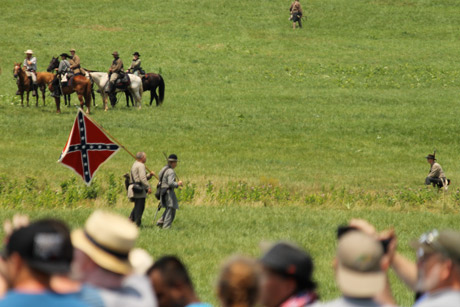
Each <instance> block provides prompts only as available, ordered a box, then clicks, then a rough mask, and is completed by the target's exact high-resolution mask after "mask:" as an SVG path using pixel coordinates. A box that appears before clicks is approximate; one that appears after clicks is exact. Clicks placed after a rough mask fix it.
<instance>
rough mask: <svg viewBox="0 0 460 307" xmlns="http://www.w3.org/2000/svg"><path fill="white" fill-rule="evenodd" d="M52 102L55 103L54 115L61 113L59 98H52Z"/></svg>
mask: <svg viewBox="0 0 460 307" xmlns="http://www.w3.org/2000/svg"><path fill="white" fill-rule="evenodd" d="M54 102H56V113H58V114H59V113H61V97H54Z"/></svg>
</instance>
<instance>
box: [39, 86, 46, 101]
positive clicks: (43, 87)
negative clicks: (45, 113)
mask: <svg viewBox="0 0 460 307" xmlns="http://www.w3.org/2000/svg"><path fill="white" fill-rule="evenodd" d="M40 91H41V92H42V99H43V106H45V105H46V103H45V92H46V86H44V85H42V86H40ZM37 96H38V95H37Z"/></svg>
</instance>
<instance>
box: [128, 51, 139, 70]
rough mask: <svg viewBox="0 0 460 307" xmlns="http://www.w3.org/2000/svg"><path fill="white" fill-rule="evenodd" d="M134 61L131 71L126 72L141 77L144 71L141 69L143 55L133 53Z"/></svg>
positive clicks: (130, 67)
mask: <svg viewBox="0 0 460 307" xmlns="http://www.w3.org/2000/svg"><path fill="white" fill-rule="evenodd" d="M133 56H134V57H133V61H132V62H131V66H129V69H128V70H127V71H126V72H127V73H129V74H134V75H136V76H139V75H140V74H141V71H142V67H141V59H140V58H139V57H140V56H141V55H140V54H139V52H137V51H136V52H134V53H133Z"/></svg>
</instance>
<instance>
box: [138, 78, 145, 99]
mask: <svg viewBox="0 0 460 307" xmlns="http://www.w3.org/2000/svg"><path fill="white" fill-rule="evenodd" d="M139 79H141V84H140V86H139V95H140V96H141V99H142V93H143V92H144V85H143V84H142V78H139Z"/></svg>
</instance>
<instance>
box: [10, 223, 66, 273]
mask: <svg viewBox="0 0 460 307" xmlns="http://www.w3.org/2000/svg"><path fill="white" fill-rule="evenodd" d="M13 253H18V254H19V255H20V256H21V258H23V259H24V261H25V262H26V263H27V265H28V266H29V267H31V268H32V269H35V270H37V271H39V272H42V273H47V274H50V275H51V274H65V273H68V272H70V264H71V262H72V257H73V247H72V243H71V240H70V234H69V230H68V228H67V226H66V225H65V224H64V223H62V222H60V221H58V220H51V219H49V220H39V221H36V222H34V223H32V224H30V225H29V226H26V227H22V228H19V229H17V230H15V231H14V232H13V233H12V234H11V236H10V237H9V239H8V242H7V243H6V247H5V249H4V251H3V256H4V257H6V258H8V257H9V256H11V254H13Z"/></svg>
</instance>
